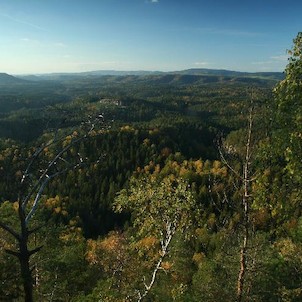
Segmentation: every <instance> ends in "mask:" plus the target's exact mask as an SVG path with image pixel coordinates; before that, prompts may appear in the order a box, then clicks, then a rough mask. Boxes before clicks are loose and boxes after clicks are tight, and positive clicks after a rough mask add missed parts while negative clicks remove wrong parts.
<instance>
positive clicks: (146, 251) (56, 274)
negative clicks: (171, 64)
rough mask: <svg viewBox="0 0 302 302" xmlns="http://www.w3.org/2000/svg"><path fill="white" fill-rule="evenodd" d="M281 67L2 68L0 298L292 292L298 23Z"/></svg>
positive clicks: (301, 113) (301, 242) (279, 295)
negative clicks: (38, 72) (36, 72)
mask: <svg viewBox="0 0 302 302" xmlns="http://www.w3.org/2000/svg"><path fill="white" fill-rule="evenodd" d="M289 55H290V57H289V62H288V65H287V67H286V69H285V72H284V74H278V73H256V74H248V73H236V72H227V71H209V70H187V71H183V72H178V73H177V72H175V73H145V74H144V73H138V74H137V73H128V74H127V73H123V74H118V73H112V74H108V73H107V74H102V73H101V72H95V73H85V74H52V75H42V76H23V77H18V78H17V77H12V76H9V75H7V74H0V281H1V282H0V300H1V301H57V302H59V301H77V302H85V301H87V302H88V301H91V302H92V301H104V302H105V301H107V302H109V301H111V302H122V301H154V302H157V301H158V302H160V301H171V302H172V301H188V302H190V301H191V302H200V301H205V302H219V301H238V302H241V301H242V302H243V301H267V302H269V301H272V302H274V301H282V302H283V301H284V302H287V301H288V302H289V301H297V302H298V301H302V286H301V284H302V216H301V215H302V203H301V187H302V186H301V185H302V176H301V170H302V157H301V156H302V122H301V121H302V33H299V34H298V35H297V37H296V39H295V40H294V44H293V47H292V50H291V51H289Z"/></svg>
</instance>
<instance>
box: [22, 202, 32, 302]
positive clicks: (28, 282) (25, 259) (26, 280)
mask: <svg viewBox="0 0 302 302" xmlns="http://www.w3.org/2000/svg"><path fill="white" fill-rule="evenodd" d="M19 218H20V225H21V234H20V240H19V261H20V269H21V278H22V283H23V289H24V295H25V297H24V301H25V302H33V278H32V272H31V269H30V263H29V258H30V256H31V252H30V251H29V250H28V236H29V231H28V229H27V226H26V223H25V213H24V210H23V208H22V204H21V203H19Z"/></svg>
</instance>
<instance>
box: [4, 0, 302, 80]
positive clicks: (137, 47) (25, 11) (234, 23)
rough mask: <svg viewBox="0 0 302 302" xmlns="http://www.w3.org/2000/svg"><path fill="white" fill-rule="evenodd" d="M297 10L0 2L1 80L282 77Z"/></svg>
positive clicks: (149, 0)
mask: <svg viewBox="0 0 302 302" xmlns="http://www.w3.org/2000/svg"><path fill="white" fill-rule="evenodd" d="M301 11H302V2H301V1H298V0H295V1H290V3H288V4H285V3H283V2H280V1H275V0H267V1H265V3H264V2H263V1H261V0H255V1H248V3H242V1H239V0H229V1H223V0H217V1H197V0H192V1H187V2H185V1H171V0H127V1H123V0H99V1H97V0H86V1H79V0H52V1H48V0H45V1H38V0H27V1H23V0H15V1H10V0H3V1H1V4H0V34H1V37H2V39H1V43H0V47H1V57H0V72H6V73H10V74H38V73H52V72H84V71H91V70H121V71H123V70H150V71H151V70H159V71H175V70H183V69H190V68H208V69H227V70H235V71H247V72H263V71H283V70H284V68H285V66H286V64H287V54H286V49H288V48H290V47H291V45H292V40H293V39H294V38H295V36H296V35H297V33H298V32H299V31H301V29H302V18H301Z"/></svg>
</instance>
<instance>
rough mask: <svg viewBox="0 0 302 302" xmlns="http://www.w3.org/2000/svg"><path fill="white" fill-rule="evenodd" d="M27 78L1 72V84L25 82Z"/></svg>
mask: <svg viewBox="0 0 302 302" xmlns="http://www.w3.org/2000/svg"><path fill="white" fill-rule="evenodd" d="M24 83H26V81H25V80H23V79H20V78H17V77H14V76H12V75H9V74H7V73H0V85H10V84H24Z"/></svg>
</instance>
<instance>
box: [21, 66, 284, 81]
mask: <svg viewBox="0 0 302 302" xmlns="http://www.w3.org/2000/svg"><path fill="white" fill-rule="evenodd" d="M103 76H105V77H108V76H111V77H112V78H111V79H119V78H120V77H125V79H126V78H129V76H132V78H134V79H136V80H142V79H144V80H145V81H148V79H150V80H151V81H152V78H153V76H156V78H161V77H163V79H167V77H170V78H171V79H173V76H178V78H180V77H179V76H200V77H203V81H204V82H211V81H216V82H217V81H224V80H225V81H236V79H238V78H239V79H243V78H251V79H263V80H274V81H278V80H281V79H283V78H284V74H283V73H282V72H256V73H252V72H239V71H231V70H223V69H206V68H196V69H187V70H180V71H173V72H161V71H143V70H142V71H118V70H96V71H90V72H81V73H52V74H41V75H27V76H20V78H23V79H30V80H34V81H38V80H71V79H80V78H97V77H103ZM213 76H214V78H212V77H213ZM205 77H208V80H205ZM215 77H217V78H215ZM130 78H131V77H130ZM104 79H105V78H104ZM191 79H193V78H191ZM211 79H212V80H211ZM176 81H177V80H176ZM192 81H194V80H192ZM195 81H197V80H196V78H195ZM174 82H175V81H174ZM181 82H182V81H181V80H180V83H181ZM186 82H188V80H186Z"/></svg>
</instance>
